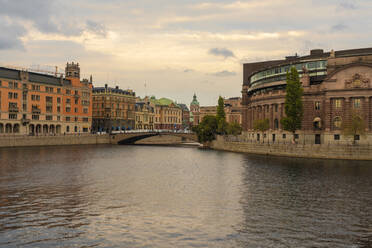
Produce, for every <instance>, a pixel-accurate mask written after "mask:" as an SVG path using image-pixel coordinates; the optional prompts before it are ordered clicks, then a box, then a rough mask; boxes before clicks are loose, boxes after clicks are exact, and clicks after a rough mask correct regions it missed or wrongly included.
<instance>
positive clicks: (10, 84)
mask: <svg viewBox="0 0 372 248" xmlns="http://www.w3.org/2000/svg"><path fill="white" fill-rule="evenodd" d="M0 86H3V83H2V81H1V80H0ZM18 86H19V83H18V82H12V81H10V82H8V87H9V88H11V89H18ZM22 87H23V89H28V85H27V84H23V86H22ZM31 89H32V90H33V91H40V90H41V87H40V85H36V84H32V85H31ZM45 92H48V93H54V92H55V88H53V87H49V86H45ZM56 92H57V93H58V94H61V93H62V89H61V88H56ZM65 92H66V94H67V95H71V92H72V90H70V89H66V90H65ZM73 92H74V94H75V95H79V91H77V90H75V91H73ZM82 96H83V97H89V96H90V92H86V91H83V92H82Z"/></svg>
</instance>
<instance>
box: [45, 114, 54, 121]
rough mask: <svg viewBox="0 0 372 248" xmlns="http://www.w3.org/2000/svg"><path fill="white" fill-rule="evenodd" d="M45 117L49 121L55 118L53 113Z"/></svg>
mask: <svg viewBox="0 0 372 248" xmlns="http://www.w3.org/2000/svg"><path fill="white" fill-rule="evenodd" d="M45 119H46V120H47V121H52V120H53V116H52V115H47V116H46V117H45Z"/></svg>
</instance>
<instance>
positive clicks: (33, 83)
mask: <svg viewBox="0 0 372 248" xmlns="http://www.w3.org/2000/svg"><path fill="white" fill-rule="evenodd" d="M91 99H92V78H91V80H90V81H88V80H86V79H85V80H82V81H80V67H79V64H78V63H77V64H75V63H71V64H70V63H67V65H66V68H65V77H63V75H62V74H61V75H60V76H57V73H55V74H46V73H39V72H32V71H28V70H26V69H12V68H4V67H0V103H1V104H0V133H1V134H4V133H5V134H23V135H24V134H30V135H56V134H70V133H75V134H76V133H89V132H90V127H91V123H92V118H91V116H92V101H91Z"/></svg>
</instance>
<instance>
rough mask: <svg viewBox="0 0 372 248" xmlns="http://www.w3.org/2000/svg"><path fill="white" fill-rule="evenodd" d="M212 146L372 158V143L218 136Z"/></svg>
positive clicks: (295, 154)
mask: <svg viewBox="0 0 372 248" xmlns="http://www.w3.org/2000/svg"><path fill="white" fill-rule="evenodd" d="M210 147H211V148H212V149H216V150H224V151H232V152H243V153H252V154H263V155H274V156H286V157H302V158H326V159H349V160H372V146H370V145H352V144H349V145H326V144H324V145H316V144H313V145H310V144H306V145H304V144H271V143H258V142H244V141H240V140H239V138H236V139H231V138H229V137H223V136H218V137H217V139H216V140H215V141H213V142H212V143H211V144H210Z"/></svg>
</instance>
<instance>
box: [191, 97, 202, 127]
mask: <svg viewBox="0 0 372 248" xmlns="http://www.w3.org/2000/svg"><path fill="white" fill-rule="evenodd" d="M199 112H200V106H199V102H198V99H197V98H196V94H195V93H194V96H193V98H192V102H191V103H190V123H191V125H192V126H197V125H199V122H200V118H199Z"/></svg>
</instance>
